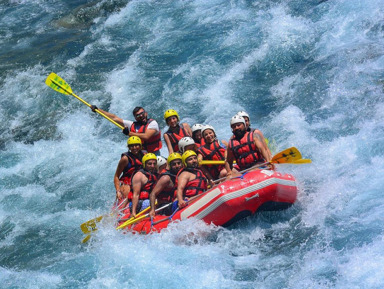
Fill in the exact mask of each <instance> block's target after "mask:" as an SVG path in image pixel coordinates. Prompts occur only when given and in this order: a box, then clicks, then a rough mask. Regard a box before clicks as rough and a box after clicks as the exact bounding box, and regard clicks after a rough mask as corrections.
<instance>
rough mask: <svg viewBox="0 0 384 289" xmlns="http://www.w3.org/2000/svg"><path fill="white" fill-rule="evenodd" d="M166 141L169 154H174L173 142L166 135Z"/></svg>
mask: <svg viewBox="0 0 384 289" xmlns="http://www.w3.org/2000/svg"><path fill="white" fill-rule="evenodd" d="M164 140H165V143H166V144H167V148H168V153H169V154H171V153H173V147H172V144H171V140H170V139H169V136H168V135H167V134H166V133H165V134H164Z"/></svg>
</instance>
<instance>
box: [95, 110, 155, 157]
mask: <svg viewBox="0 0 384 289" xmlns="http://www.w3.org/2000/svg"><path fill="white" fill-rule="evenodd" d="M90 107H91V109H92V111H93V112H96V111H95V110H96V109H97V110H98V111H100V112H102V113H104V114H105V115H106V116H108V117H109V118H110V119H112V120H113V121H115V122H117V123H118V124H119V125H121V126H124V130H123V133H124V134H126V135H129V136H138V137H139V138H140V139H141V141H142V142H143V150H146V151H147V152H149V153H154V154H155V155H156V156H159V155H160V149H161V147H162V142H161V131H160V127H159V124H158V123H157V121H156V120H154V119H151V118H148V113H147V112H146V111H145V110H144V108H142V107H141V106H137V107H135V108H134V109H133V112H132V113H133V116H134V117H135V121H131V120H125V119H122V118H120V117H118V116H116V115H114V114H112V113H110V112H108V111H105V110H102V109H100V108H98V107H97V106H95V105H91V106H90Z"/></svg>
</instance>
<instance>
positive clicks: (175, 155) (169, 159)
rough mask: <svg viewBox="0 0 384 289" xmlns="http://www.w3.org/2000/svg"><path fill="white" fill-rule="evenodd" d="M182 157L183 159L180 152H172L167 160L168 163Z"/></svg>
mask: <svg viewBox="0 0 384 289" xmlns="http://www.w3.org/2000/svg"><path fill="white" fill-rule="evenodd" d="M181 159H182V158H181V154H179V153H171V154H170V155H169V156H168V159H167V162H168V164H170V163H171V162H172V161H174V160H181Z"/></svg>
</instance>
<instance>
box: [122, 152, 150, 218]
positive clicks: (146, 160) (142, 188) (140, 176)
mask: <svg viewBox="0 0 384 289" xmlns="http://www.w3.org/2000/svg"><path fill="white" fill-rule="evenodd" d="M141 162H142V163H143V168H142V169H140V170H138V171H136V172H135V173H134V174H133V176H132V192H131V193H129V195H128V200H129V201H132V203H131V204H130V206H131V216H132V217H136V214H137V213H138V212H140V211H141V210H144V209H145V208H147V207H148V206H149V195H150V194H151V192H152V190H153V188H154V187H155V184H156V182H157V167H156V165H157V158H156V155H155V154H153V153H148V154H146V155H144V156H143V159H142V161H141Z"/></svg>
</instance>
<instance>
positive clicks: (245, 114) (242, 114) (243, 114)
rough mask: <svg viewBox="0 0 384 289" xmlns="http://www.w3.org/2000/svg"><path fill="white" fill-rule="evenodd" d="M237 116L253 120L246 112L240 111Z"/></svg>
mask: <svg viewBox="0 0 384 289" xmlns="http://www.w3.org/2000/svg"><path fill="white" fill-rule="evenodd" d="M236 114H237V115H240V116H242V117H244V116H246V117H248V119H249V120H251V119H250V117H249V114H248V113H246V112H245V111H244V110H241V111H239V112H238V113H236Z"/></svg>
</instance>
